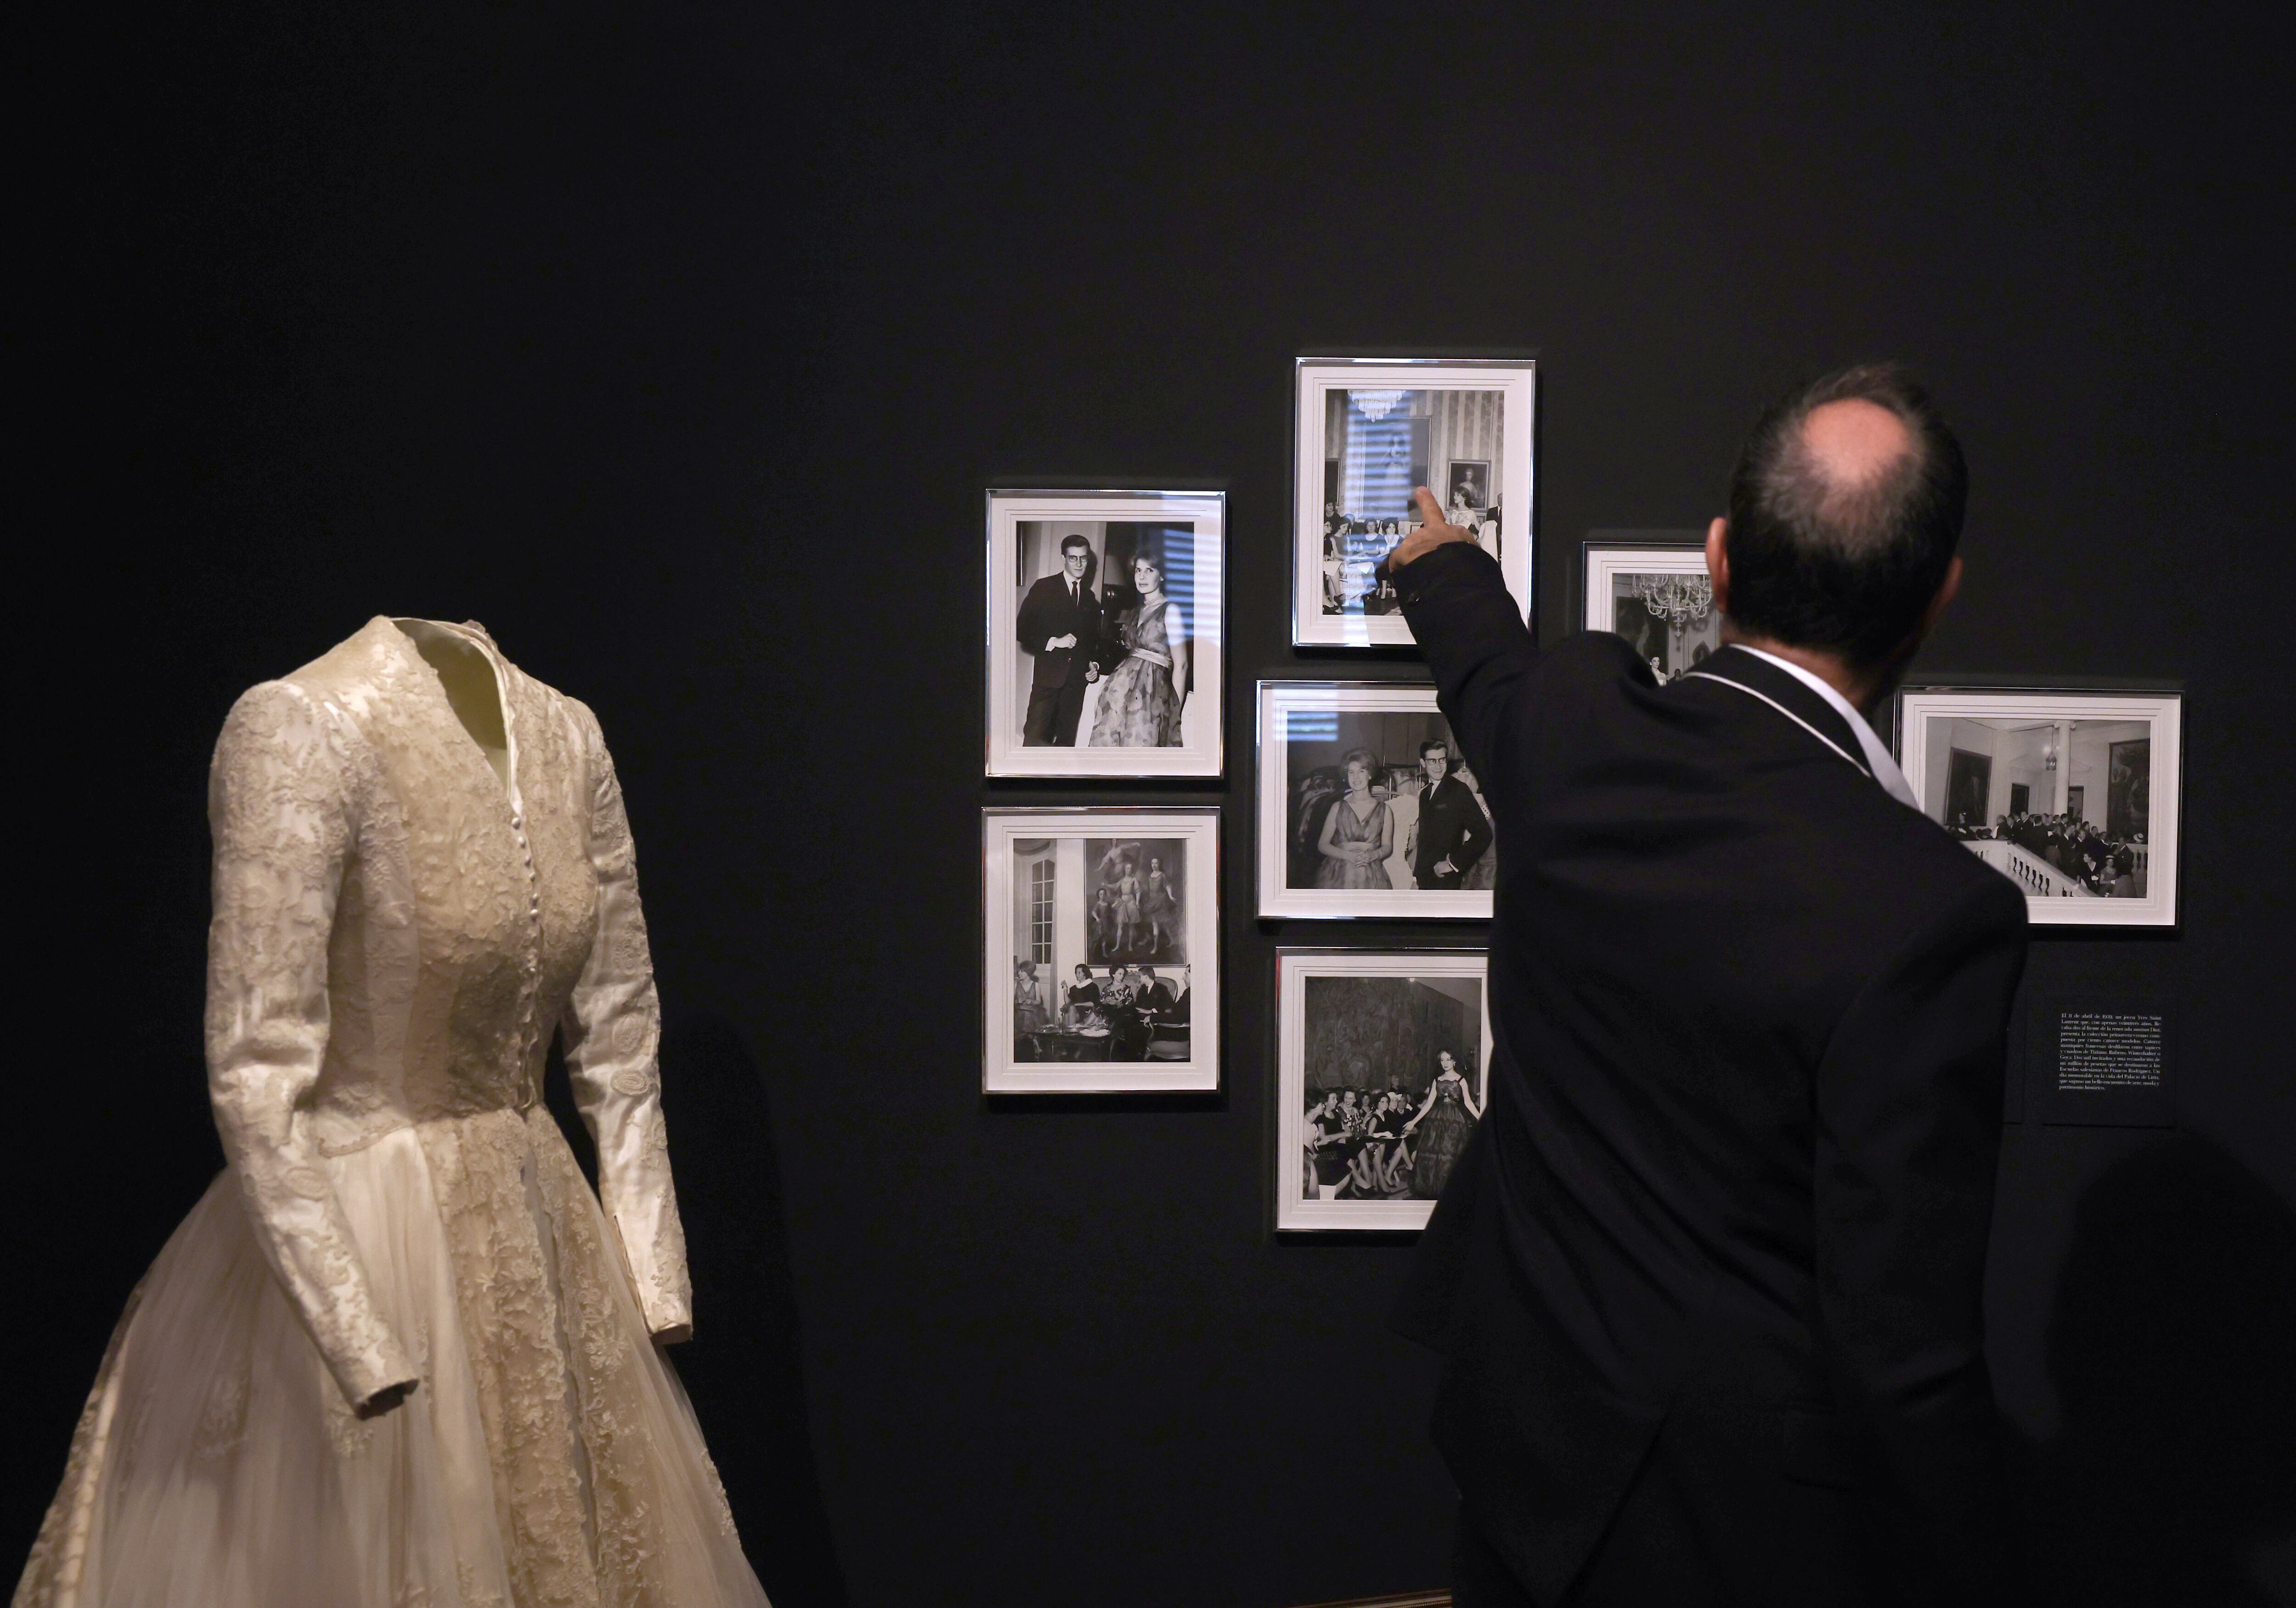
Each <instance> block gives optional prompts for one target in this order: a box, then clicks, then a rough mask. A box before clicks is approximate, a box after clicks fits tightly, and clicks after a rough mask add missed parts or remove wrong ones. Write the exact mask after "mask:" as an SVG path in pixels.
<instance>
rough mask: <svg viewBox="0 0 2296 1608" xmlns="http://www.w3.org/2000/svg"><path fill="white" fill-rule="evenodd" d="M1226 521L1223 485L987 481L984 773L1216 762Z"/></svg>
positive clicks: (1153, 768)
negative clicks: (1181, 487)
mask: <svg viewBox="0 0 2296 1608" xmlns="http://www.w3.org/2000/svg"><path fill="white" fill-rule="evenodd" d="M1225 543H1226V496H1225V494H1223V493H1220V492H1203V491H1185V492H1184V491H1017V490H1000V491H991V492H990V493H989V494H988V698H987V700H986V706H987V709H988V775H992V776H1114V777H1126V778H1136V777H1148V776H1189V777H1216V776H1218V775H1220V767H1221V752H1220V725H1221V722H1220V714H1221V700H1220V689H1221V687H1222V685H1224V683H1223V680H1222V674H1221V672H1222V660H1223V653H1222V648H1223V645H1224V644H1223V636H1224V632H1223V627H1222V615H1223V608H1222V604H1223V602H1224V589H1225V586H1226V546H1225Z"/></svg>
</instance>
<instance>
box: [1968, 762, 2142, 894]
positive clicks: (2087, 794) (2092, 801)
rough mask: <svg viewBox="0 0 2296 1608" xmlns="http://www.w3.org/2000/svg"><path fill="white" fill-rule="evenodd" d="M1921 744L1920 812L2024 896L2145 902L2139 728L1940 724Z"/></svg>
mask: <svg viewBox="0 0 2296 1608" xmlns="http://www.w3.org/2000/svg"><path fill="white" fill-rule="evenodd" d="M1923 741H1924V742H1926V743H1927V744H1928V748H1929V752H1928V755H1927V768H1926V769H1925V771H1924V773H1923V776H1924V784H1925V785H1924V791H1925V792H1927V793H1928V795H1929V796H1928V797H1926V798H1924V799H1923V800H1922V808H1923V812H1924V813H1925V814H1927V815H1929V816H1931V818H1932V819H1935V820H1937V821H1939V822H1941V823H1943V825H1945V827H1946V830H1948V832H1950V833H1953V834H1954V835H1955V836H1956V837H1957V838H1960V839H1961V840H1962V841H1964V842H1966V843H1967V844H1968V845H1969V847H1970V849H1971V851H1972V853H1975V854H1976V855H1978V856H1979V857H1980V858H1982V859H1983V860H1984V861H1985V862H1986V863H1987V864H1988V865H1989V866H1993V867H1994V868H1995V869H1996V870H1997V871H2000V872H2002V873H2003V874H2005V875H2008V876H2010V877H2013V878H2014V879H2015V880H2016V881H2017V882H2019V883H2020V884H2021V886H2023V887H2024V888H2025V890H2026V891H2027V892H2028V893H2030V894H2032V895H2034V896H2035V897H2038V898H2144V897H2145V886H2146V882H2147V877H2148V874H2149V872H2150V870H2151V863H2150V862H2151V850H2150V846H2149V845H2148V843H2147V841H2146V837H2147V825H2148V817H2149V815H2150V808H2151V790H2152V775H2153V762H2152V751H2153V744H2152V727H2151V725H2150V723H2149V722H2147V721H2144V720H2054V721H2050V720H2033V719H2013V720H1984V719H1972V718H1952V719H1945V718H1938V719H1932V720H1931V721H1929V722H1928V723H1927V729H1926V730H1925V732H1924V733H1923ZM2100 801H2101V802H2102V804H2103V811H2102V814H2103V819H2102V820H2099V819H2096V818H2095V814H2096V810H2095V805H2096V804H2097V803H2098V802H2100Z"/></svg>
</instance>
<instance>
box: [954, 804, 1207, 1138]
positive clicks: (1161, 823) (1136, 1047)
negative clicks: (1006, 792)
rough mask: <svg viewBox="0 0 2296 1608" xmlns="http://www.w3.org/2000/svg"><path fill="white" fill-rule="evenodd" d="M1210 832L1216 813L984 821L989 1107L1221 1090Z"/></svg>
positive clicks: (1056, 811)
mask: <svg viewBox="0 0 2296 1608" xmlns="http://www.w3.org/2000/svg"><path fill="white" fill-rule="evenodd" d="M1219 826H1220V811H1219V808H1218V806H1217V805H1154V804H1128V805H1111V806H1107V807H1103V808H1094V807H1081V806H1058V807H1048V808H1018V807H992V808H987V809H984V810H982V811H981V939H982V942H981V955H982V969H981V992H982V1001H983V1006H982V1008H983V1018H982V1046H981V1067H982V1074H981V1087H982V1088H983V1090H984V1092H986V1093H988V1094H992V1095H1062V1094H1068V1095H1072V1094H1140V1093H1173V1092H1180V1091H1210V1090H1217V1089H1218V1087H1219V1071H1220V1066H1219V1046H1220V893H1219V890H1220V855H1219ZM1079 973H1081V974H1080V975H1079Z"/></svg>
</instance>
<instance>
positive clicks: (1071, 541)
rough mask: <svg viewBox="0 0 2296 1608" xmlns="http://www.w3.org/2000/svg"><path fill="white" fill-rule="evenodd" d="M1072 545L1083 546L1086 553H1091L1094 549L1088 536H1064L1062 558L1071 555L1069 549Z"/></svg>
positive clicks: (1062, 539) (1062, 538)
mask: <svg viewBox="0 0 2296 1608" xmlns="http://www.w3.org/2000/svg"><path fill="white" fill-rule="evenodd" d="M1071 547H1081V548H1083V549H1084V550H1085V552H1086V553H1087V554H1089V553H1091V551H1092V543H1091V542H1090V541H1089V540H1088V539H1087V538H1086V537H1081V536H1064V537H1061V556H1062V558H1066V557H1067V556H1068V555H1069V549H1070V548H1071Z"/></svg>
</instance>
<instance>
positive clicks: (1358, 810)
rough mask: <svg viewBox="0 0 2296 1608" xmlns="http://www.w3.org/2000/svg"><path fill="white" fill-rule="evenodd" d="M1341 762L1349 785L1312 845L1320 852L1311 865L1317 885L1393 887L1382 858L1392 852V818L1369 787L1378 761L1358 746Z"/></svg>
mask: <svg viewBox="0 0 2296 1608" xmlns="http://www.w3.org/2000/svg"><path fill="white" fill-rule="evenodd" d="M1345 764H1346V768H1347V774H1348V790H1347V792H1344V793H1342V794H1341V796H1340V800H1339V802H1337V803H1336V804H1333V806H1332V813H1331V814H1330V815H1328V816H1325V817H1324V834H1323V837H1322V838H1321V839H1320V840H1319V841H1317V843H1316V849H1317V850H1318V851H1319V852H1320V853H1321V854H1322V855H1323V857H1324V858H1323V863H1322V864H1321V865H1319V866H1316V887H1318V888H1392V887H1394V886H1395V883H1394V882H1393V881H1392V880H1391V879H1390V877H1389V876H1388V874H1387V862H1388V861H1389V860H1390V858H1391V857H1393V856H1394V854H1395V817H1394V816H1392V815H1390V813H1389V811H1388V808H1387V801H1386V800H1383V799H1382V798H1379V797H1378V796H1376V795H1375V794H1374V792H1372V787H1371V780H1372V777H1373V776H1374V775H1377V774H1378V772H1379V760H1378V759H1377V757H1376V756H1374V754H1373V753H1372V751H1371V750H1369V749H1367V748H1358V749H1353V750H1350V751H1349V753H1348V757H1347V759H1346V761H1345Z"/></svg>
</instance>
